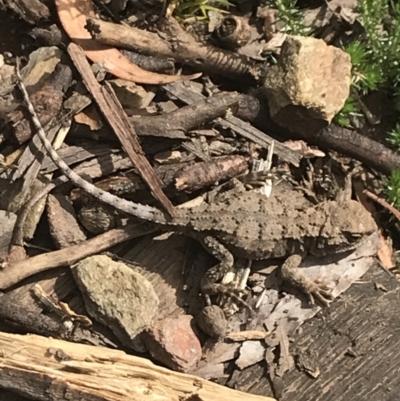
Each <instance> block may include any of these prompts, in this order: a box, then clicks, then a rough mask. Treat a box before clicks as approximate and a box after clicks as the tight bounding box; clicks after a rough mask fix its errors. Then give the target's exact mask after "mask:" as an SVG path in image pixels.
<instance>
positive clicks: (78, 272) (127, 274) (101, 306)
mask: <svg viewBox="0 0 400 401" xmlns="http://www.w3.org/2000/svg"><path fill="white" fill-rule="evenodd" d="M71 270H72V274H73V276H74V278H75V281H76V283H77V285H78V287H79V289H80V291H81V293H82V296H83V300H84V302H85V306H86V309H87V311H88V313H89V315H90V316H91V317H92V318H93V319H95V320H96V321H98V322H100V323H102V324H104V325H105V326H107V327H109V328H110V329H111V330H112V331H113V332H114V334H115V335H116V336H117V337H118V339H119V340H120V341H121V342H122V343H123V344H124V345H125V346H127V347H130V348H133V349H135V350H138V351H140V350H141V349H140V341H139V340H138V339H137V338H136V337H137V335H138V334H139V333H141V332H142V331H143V330H144V328H145V327H146V326H148V325H149V324H150V323H151V322H152V319H153V318H154V316H155V315H156V313H157V311H158V303H159V300H158V297H157V295H156V293H155V292H154V289H153V286H152V285H151V283H150V282H149V281H148V280H147V279H146V278H144V277H143V276H142V275H141V274H139V273H137V272H135V271H133V270H132V269H131V268H129V267H128V266H127V265H125V264H124V263H122V262H115V261H113V260H112V259H111V258H109V257H108V256H105V255H96V256H91V257H88V258H86V259H84V260H81V261H80V262H78V263H76V264H75V265H74V266H72V268H71Z"/></svg>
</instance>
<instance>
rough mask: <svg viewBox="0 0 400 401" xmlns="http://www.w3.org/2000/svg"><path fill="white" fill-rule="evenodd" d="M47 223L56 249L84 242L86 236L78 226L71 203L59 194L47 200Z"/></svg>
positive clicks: (50, 196)
mask: <svg viewBox="0 0 400 401" xmlns="http://www.w3.org/2000/svg"><path fill="white" fill-rule="evenodd" d="M47 221H48V223H49V228H50V234H51V236H52V238H53V241H54V243H55V244H56V246H57V248H59V249H61V248H67V247H69V246H72V245H77V244H79V243H82V242H84V241H85V240H86V235H85V233H84V232H83V230H82V229H81V227H80V226H79V224H78V222H77V220H76V215H75V211H74V208H73V207H72V204H71V202H70V201H69V200H68V199H67V198H66V197H65V196H64V195H61V194H55V195H49V196H48V198H47Z"/></svg>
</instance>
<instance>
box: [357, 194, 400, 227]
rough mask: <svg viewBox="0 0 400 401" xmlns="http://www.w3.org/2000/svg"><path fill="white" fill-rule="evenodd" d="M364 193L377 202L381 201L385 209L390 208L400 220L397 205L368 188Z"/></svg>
mask: <svg viewBox="0 0 400 401" xmlns="http://www.w3.org/2000/svg"><path fill="white" fill-rule="evenodd" d="M363 193H364V194H365V195H367V196H368V197H369V198H371V199H372V200H373V201H375V202H376V203H379V204H380V205H381V206H383V207H384V208H385V209H387V210H389V212H391V213H392V214H393V216H395V217H396V218H397V219H398V220H400V212H399V211H398V210H397V209H396V208H395V207H393V206H392V205H390V204H389V203H387V202H386V201H385V200H384V199H382V198H380V197H379V196H378V195H375V194H374V193H372V192H369V191H367V190H366V189H364V191H363Z"/></svg>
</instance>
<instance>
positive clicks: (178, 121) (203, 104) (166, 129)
mask: <svg viewBox="0 0 400 401" xmlns="http://www.w3.org/2000/svg"><path fill="white" fill-rule="evenodd" d="M242 98H243V95H241V94H240V93H237V92H220V93H217V94H215V95H213V96H212V97H208V98H200V99H199V100H198V101H197V102H193V103H191V104H190V105H188V106H184V107H181V108H179V109H178V110H175V111H172V112H170V113H166V114H162V115H159V116H142V117H140V118H132V117H131V118H130V119H129V120H130V121H131V122H132V124H133V125H134V127H135V130H136V132H137V134H138V135H140V136H162V137H166V138H179V139H187V138H188V135H187V132H188V131H190V130H192V129H198V128H199V127H200V126H202V125H203V124H204V123H206V122H209V121H212V120H214V119H215V118H218V117H223V116H224V115H225V114H226V112H227V111H228V110H229V109H230V108H231V107H232V106H234V105H236V104H237V103H239V102H240V101H241V99H242Z"/></svg>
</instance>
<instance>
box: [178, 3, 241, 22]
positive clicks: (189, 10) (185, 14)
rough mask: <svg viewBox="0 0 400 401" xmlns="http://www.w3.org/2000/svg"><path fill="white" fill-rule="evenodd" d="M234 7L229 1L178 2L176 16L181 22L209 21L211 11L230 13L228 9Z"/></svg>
mask: <svg viewBox="0 0 400 401" xmlns="http://www.w3.org/2000/svg"><path fill="white" fill-rule="evenodd" d="M229 7H233V4H231V3H229V1H228V0H178V1H177V3H176V5H175V10H174V15H175V16H176V17H177V18H178V19H181V20H187V19H189V18H196V19H197V20H206V19H208V12H209V11H216V12H219V13H222V14H224V13H228V11H227V10H225V9H226V8H229Z"/></svg>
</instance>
